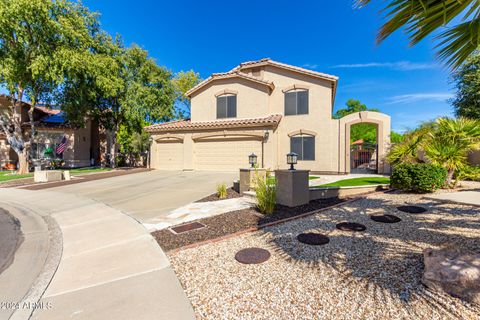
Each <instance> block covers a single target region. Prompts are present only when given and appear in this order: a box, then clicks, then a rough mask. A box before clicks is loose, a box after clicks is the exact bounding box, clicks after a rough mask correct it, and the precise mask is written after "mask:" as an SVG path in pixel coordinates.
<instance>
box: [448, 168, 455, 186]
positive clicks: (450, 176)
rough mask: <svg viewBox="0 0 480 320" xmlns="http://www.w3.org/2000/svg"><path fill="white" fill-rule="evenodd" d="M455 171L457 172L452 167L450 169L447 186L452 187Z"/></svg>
mask: <svg viewBox="0 0 480 320" xmlns="http://www.w3.org/2000/svg"><path fill="white" fill-rule="evenodd" d="M454 173H455V170H452V169H449V170H448V174H447V186H448V187H450V186H451V185H452V181H453V175H454Z"/></svg>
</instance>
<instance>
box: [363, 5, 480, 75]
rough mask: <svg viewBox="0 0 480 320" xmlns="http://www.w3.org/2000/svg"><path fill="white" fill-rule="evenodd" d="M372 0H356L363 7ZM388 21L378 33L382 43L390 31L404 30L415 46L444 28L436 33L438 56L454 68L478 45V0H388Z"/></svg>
mask: <svg viewBox="0 0 480 320" xmlns="http://www.w3.org/2000/svg"><path fill="white" fill-rule="evenodd" d="M370 2H371V0H357V5H359V6H365V5H367V4H368V3H370ZM385 3H386V4H385V8H384V9H383V12H384V13H385V18H386V19H387V21H386V22H385V24H384V25H383V26H382V27H381V29H380V30H379V32H378V35H377V42H379V43H380V42H382V41H383V40H385V39H386V38H387V37H389V36H390V35H391V34H392V33H394V32H395V31H397V30H399V29H402V28H403V29H404V30H405V32H406V33H407V34H408V36H409V38H410V44H411V45H415V44H417V43H418V42H420V41H421V40H423V39H424V38H425V37H427V36H428V35H429V34H431V33H433V32H435V31H437V30H438V29H440V28H441V27H445V28H444V30H443V31H440V33H439V34H438V35H437V39H438V41H439V42H438V45H437V48H438V52H437V53H438V56H439V57H440V58H441V59H442V60H444V61H445V62H446V63H447V64H448V65H450V66H452V67H454V68H457V67H459V66H460V65H461V64H462V63H463V62H464V61H465V60H466V59H467V57H468V56H470V55H471V54H472V53H473V52H474V51H475V50H477V48H478V45H479V44H480V42H479V39H480V2H479V1H474V0H463V1H460V0H388V1H385Z"/></svg>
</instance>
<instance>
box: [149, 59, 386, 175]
mask: <svg viewBox="0 0 480 320" xmlns="http://www.w3.org/2000/svg"><path fill="white" fill-rule="evenodd" d="M337 83H338V78H337V77H336V76H332V75H328V74H325V73H320V72H317V71H312V70H307V69H304V68H299V67H295V66H291V65H287V64H283V63H279V62H276V61H273V60H270V59H262V60H258V61H251V62H245V63H241V64H240V65H239V66H237V67H235V68H233V69H232V70H230V71H228V72H225V73H216V74H212V75H211V76H210V77H208V78H207V79H206V80H204V81H203V82H201V83H200V84H198V85H197V86H196V87H194V88H192V89H191V90H190V91H188V92H187V96H188V97H189V98H190V99H191V119H189V120H181V121H174V122H168V123H162V124H155V125H152V126H149V127H146V128H145V130H146V131H147V132H149V133H150V134H151V135H152V137H153V143H152V146H151V167H152V168H155V169H161V170H218V171H233V170H238V169H239V168H246V167H248V166H249V164H248V155H249V154H251V153H255V154H256V155H257V156H258V164H259V166H261V167H264V168H270V169H272V170H275V169H287V168H288V165H287V163H286V155H287V153H289V152H290V151H293V152H296V153H297V154H299V162H298V165H297V166H296V168H299V169H309V170H311V171H313V172H319V173H348V172H350V126H351V125H353V124H356V123H361V122H366V123H373V124H375V125H377V133H378V139H377V142H378V147H377V148H378V149H377V151H376V157H377V158H378V164H377V166H378V172H380V173H387V172H388V171H389V168H388V166H387V165H386V164H385V163H384V161H383V158H384V156H385V152H386V150H387V148H388V147H389V143H390V117H389V116H387V115H385V114H382V113H376V112H361V113H356V114H351V115H349V116H347V117H344V118H342V119H339V120H337V119H333V118H332V111H333V105H334V101H335V94H336V91H337Z"/></svg>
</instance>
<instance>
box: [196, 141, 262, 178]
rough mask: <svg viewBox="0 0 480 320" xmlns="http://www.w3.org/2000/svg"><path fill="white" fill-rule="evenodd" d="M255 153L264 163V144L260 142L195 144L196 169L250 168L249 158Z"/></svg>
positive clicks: (206, 142) (228, 169) (207, 142)
mask: <svg viewBox="0 0 480 320" xmlns="http://www.w3.org/2000/svg"><path fill="white" fill-rule="evenodd" d="M252 152H253V153H255V154H256V155H257V156H258V158H257V161H258V162H259V163H260V162H261V161H262V143H261V142H260V141H258V140H225V141H202V142H196V143H195V160H194V161H195V167H196V169H198V170H218V171H235V170H238V169H240V168H248V167H249V166H250V165H249V164H248V156H249V155H250V154H251V153H252Z"/></svg>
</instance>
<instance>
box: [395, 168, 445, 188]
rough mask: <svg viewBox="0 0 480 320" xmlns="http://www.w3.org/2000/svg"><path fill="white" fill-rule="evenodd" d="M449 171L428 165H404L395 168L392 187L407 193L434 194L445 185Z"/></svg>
mask: <svg viewBox="0 0 480 320" xmlns="http://www.w3.org/2000/svg"><path fill="white" fill-rule="evenodd" d="M446 177H447V170H446V169H444V168H442V167H439V166H435V165H432V164H428V163H404V164H398V165H396V166H394V167H393V171H392V176H391V178H390V181H391V185H392V186H393V187H394V188H398V189H401V190H405V191H413V192H418V193H427V192H433V191H435V190H437V189H439V188H441V187H442V186H443V185H444V184H445V179H446Z"/></svg>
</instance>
